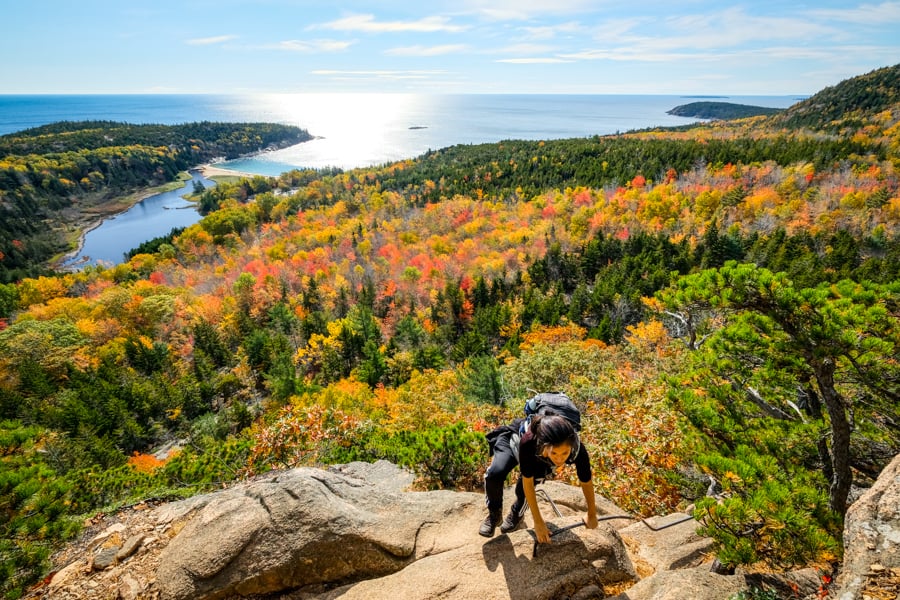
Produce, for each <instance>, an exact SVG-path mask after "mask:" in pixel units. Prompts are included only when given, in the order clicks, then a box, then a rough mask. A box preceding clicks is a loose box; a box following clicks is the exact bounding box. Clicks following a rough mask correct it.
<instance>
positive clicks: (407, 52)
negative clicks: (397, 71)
mask: <svg viewBox="0 0 900 600" xmlns="http://www.w3.org/2000/svg"><path fill="white" fill-rule="evenodd" d="M468 49H469V46H467V45H465V44H444V45H442V46H405V47H403V48H391V49H389V50H385V51H384V53H385V54H387V55H389V56H441V55H444V54H458V53H460V52H465V51H467V50H468Z"/></svg>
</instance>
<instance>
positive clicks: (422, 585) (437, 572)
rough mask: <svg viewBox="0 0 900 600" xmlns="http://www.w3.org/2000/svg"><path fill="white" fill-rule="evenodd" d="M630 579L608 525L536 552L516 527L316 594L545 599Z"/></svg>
mask: <svg viewBox="0 0 900 600" xmlns="http://www.w3.org/2000/svg"><path fill="white" fill-rule="evenodd" d="M551 530H552V527H551ZM482 539H483V538H482ZM634 578H635V575H634V570H633V569H632V567H631V563H630V561H629V559H628V556H627V553H626V552H625V548H624V546H623V545H622V543H621V540H620V539H619V537H618V535H617V534H616V532H615V530H613V529H612V528H609V527H600V528H598V529H595V530H587V529H585V528H583V527H582V528H579V529H575V530H571V531H566V532H564V533H561V534H560V535H559V536H557V537H554V538H553V542H552V543H550V544H544V545H540V546H539V550H538V551H537V552H535V539H534V536H533V533H532V532H531V531H530V530H524V529H519V530H517V531H513V532H512V533H510V534H508V535H498V536H496V537H494V538H492V539H490V540H484V541H483V542H482V543H481V544H477V543H471V544H468V545H465V546H462V547H459V548H456V549H453V550H451V551H448V552H446V553H443V554H440V555H430V556H427V557H424V558H422V559H420V560H417V561H416V562H415V563H413V564H411V565H409V566H407V567H406V568H405V569H403V570H402V571H399V572H397V573H394V574H392V575H388V576H386V577H381V578H379V579H372V580H368V581H363V582H359V583H356V584H351V585H347V586H344V587H341V588H337V589H335V590H332V591H330V592H327V593H325V594H321V595H317V596H316V598H321V599H322V600H337V599H338V598H339V599H340V600H357V599H358V600H370V599H372V598H416V599H417V600H454V599H458V600H467V599H470V598H501V597H502V598H515V599H517V600H553V599H556V598H569V597H572V596H575V595H578V594H579V593H580V592H582V591H583V590H585V589H592V590H596V591H597V592H599V591H600V590H601V589H602V586H603V585H606V584H614V583H618V582H621V581H633V580H634ZM297 597H298V598H301V597H303V596H297ZM596 597H602V595H598V596H596Z"/></svg>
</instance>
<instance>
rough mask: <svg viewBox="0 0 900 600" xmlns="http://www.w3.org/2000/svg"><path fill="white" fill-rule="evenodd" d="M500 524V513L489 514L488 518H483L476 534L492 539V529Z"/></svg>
mask: <svg viewBox="0 0 900 600" xmlns="http://www.w3.org/2000/svg"><path fill="white" fill-rule="evenodd" d="M499 524H500V511H499V510H498V511H494V512H491V513H490V514H489V515H488V516H486V517H485V518H484V521H482V522H481V527H479V528H478V533H479V534H481V535H483V536H484V537H492V536H493V535H494V529H496V528H497V525H499Z"/></svg>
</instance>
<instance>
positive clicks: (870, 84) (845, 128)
mask: <svg viewBox="0 0 900 600" xmlns="http://www.w3.org/2000/svg"><path fill="white" fill-rule="evenodd" d="M898 102H900V65H894V66H892V67H884V68H882V69H876V70H875V71H872V72H870V73H866V74H865V75H860V76H859V77H854V78H852V79H848V80H846V81H842V82H840V83H838V84H837V85H834V86H831V87H827V88H825V89H824V90H822V91H821V92H819V93H818V94H815V95H814V96H812V97H810V98H808V99H806V100H804V101H803V102H799V103H797V104H795V105H794V106H792V107H791V108H789V109H788V110H786V111H785V112H784V113H783V114H781V115H779V116H778V117H777V118H776V119H775V122H776V123H779V124H782V125H784V126H785V127H790V128H792V129H795V128H798V127H809V128H811V129H817V130H822V131H827V132H830V133H842V134H843V133H848V132H850V133H852V132H853V131H855V130H859V129H861V128H862V125H864V124H865V123H866V121H867V120H869V119H872V118H873V117H876V116H877V115H878V114H879V113H881V112H883V111H888V112H891V111H893V110H894V109H895V107H896V106H897V103H898ZM888 118H890V117H888Z"/></svg>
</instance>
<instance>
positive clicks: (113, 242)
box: [0, 93, 802, 268]
mask: <svg viewBox="0 0 900 600" xmlns="http://www.w3.org/2000/svg"><path fill="white" fill-rule="evenodd" d="M700 100H713V101H720V102H732V103H736V104H750V105H754V106H766V107H774V108H787V107H789V106H791V105H792V104H794V103H796V102H798V101H800V100H802V98H800V97H797V96H796V95H784V96H724V95H723V96H656V95H641V96H628V95H513V94H507V95H487V94H485V95H478V94H471V95H430V94H374V93H373V94H255V95H40V96H29V95H0V135H5V134H9V133H14V132H17V131H21V130H24V129H29V128H32V127H38V126H40V125H45V124H48V123H53V122H56V121H83V120H103V121H118V122H126V123H157V124H165V125H174V124H179V123H189V122H195V121H231V122H274V123H283V124H288V125H295V126H298V127H301V128H303V129H306V130H307V131H308V132H309V133H310V134H312V135H313V136H315V138H314V139H313V140H311V141H308V142H304V143H302V144H298V145H295V146H291V147H289V148H284V149H282V150H276V151H271V152H263V153H259V154H256V155H253V156H248V157H244V158H240V159H237V160H230V161H222V162H220V163H217V165H216V166H218V167H220V168H224V169H229V170H233V171H235V172H239V173H244V174H253V175H264V176H276V175H280V174H281V173H283V172H285V171H289V170H291V169H303V168H313V169H319V168H327V167H338V168H341V169H353V168H364V167H372V166H378V165H383V164H387V163H390V162H393V161H397V160H402V159H407V158H415V157H416V156H420V155H421V154H424V153H425V152H428V151H429V150H437V149H440V148H446V147H448V146H454V145H458V144H481V143H493V142H499V141H503V140H512V139H521V140H551V139H562V138H579V137H591V136H595V135H607V134H614V133H620V132H625V131H632V130H636V129H645V128H650V127H669V126H676V125H685V124H689V123H692V122H695V121H697V119H690V118H685V117H676V116H672V115H669V114H666V111H668V110H671V109H672V108H674V107H676V106H679V105H681V104H687V103H689V102H696V101H700ZM0 158H2V157H0ZM192 175H193V177H194V180H195V181H200V182H201V183H204V184H205V185H206V187H209V186H211V185H215V184H214V182H212V181H209V180H206V179H201V178H200V175H199V174H198V173H193V174H192ZM191 191H192V187H191V186H189V187H187V188H185V189H183V190H176V191H173V192H166V193H165V194H160V195H157V196H152V197H150V198H147V199H145V200H143V201H142V202H140V203H138V204H137V205H135V206H133V207H132V208H131V209H130V210H128V211H126V212H124V213H122V214H120V215H117V216H115V217H113V218H110V219H107V220H105V221H104V222H103V223H102V224H101V225H100V226H99V227H97V228H95V229H93V230H91V231H88V232H87V233H86V235H85V236H84V239H83V241H82V244H81V247H80V248H79V250H78V252H77V253H75V255H74V256H72V257H71V258H70V260H68V261H67V263H66V265H65V266H66V267H68V268H82V267H84V266H87V265H96V264H106V265H114V264H118V263H121V262H123V261H124V260H125V254H126V253H127V252H128V251H129V250H131V249H132V248H134V247H136V246H138V245H140V244H141V243H142V242H144V241H147V240H150V239H153V238H155V237H159V236H162V235H166V234H168V233H169V231H171V229H172V228H174V227H186V226H188V225H191V224H193V223H195V222H197V221H198V220H199V219H200V215H199V214H198V213H197V211H196V209H195V207H194V205H193V204H191V203H190V202H188V201H186V200H184V198H183V197H182V196H183V195H185V194H189V193H190V192H191Z"/></svg>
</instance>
